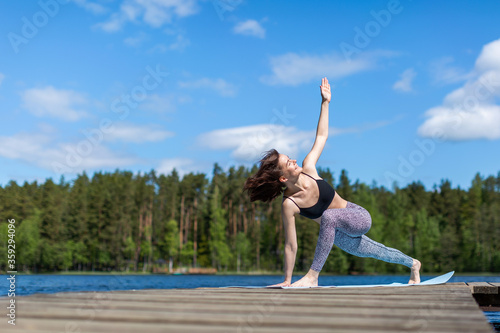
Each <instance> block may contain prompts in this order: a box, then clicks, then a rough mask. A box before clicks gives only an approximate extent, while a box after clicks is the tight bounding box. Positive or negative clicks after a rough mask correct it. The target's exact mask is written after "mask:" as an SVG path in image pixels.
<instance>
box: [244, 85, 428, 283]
mask: <svg viewBox="0 0 500 333" xmlns="http://www.w3.org/2000/svg"><path fill="white" fill-rule="evenodd" d="M320 89H321V96H322V103H321V114H320V116H319V122H318V128H317V130H316V139H315V141H314V145H313V147H312V149H311V151H310V152H309V154H307V156H306V158H305V159H304V161H303V162H302V167H299V166H298V165H297V161H296V160H292V159H290V157H289V156H287V155H284V154H280V153H278V152H277V151H276V150H274V149H272V150H270V151H268V152H267V153H266V155H265V156H264V158H263V159H262V160H261V161H260V163H261V164H260V168H259V170H258V171H257V173H256V174H255V175H254V176H252V177H250V178H248V179H247V181H246V182H245V190H247V191H248V193H249V195H250V200H251V201H252V202H253V201H255V200H261V201H264V202H270V201H272V200H273V199H274V198H276V197H277V196H278V195H280V194H281V193H283V202H282V205H281V207H282V218H283V225H284V230H285V281H284V282H282V283H278V284H275V285H273V286H287V287H288V286H292V287H310V286H317V285H318V276H319V273H320V271H321V269H322V268H323V265H324V264H325V262H326V259H327V257H328V255H329V253H330V251H331V248H332V246H333V244H335V245H337V246H338V247H339V248H341V249H342V250H344V251H346V252H348V253H350V254H353V255H356V256H359V257H370V258H376V259H379V260H383V261H386V262H391V263H398V264H402V265H405V266H407V267H409V268H410V269H411V276H410V281H409V282H408V283H410V284H414V283H419V282H420V274H419V271H420V266H421V264H420V262H419V261H418V260H416V259H413V258H411V257H409V256H407V255H405V254H404V253H402V252H401V251H399V250H396V249H391V248H388V247H386V246H384V245H382V244H380V243H377V242H375V241H373V240H371V239H370V238H368V237H366V235H364V234H365V233H366V232H368V230H369V229H370V227H371V216H370V213H369V212H368V211H367V210H366V209H364V208H363V207H361V206H358V205H356V204H354V203H352V202H349V201H346V200H344V199H343V198H341V197H340V195H338V193H336V192H335V190H334V189H333V188H332V187H331V186H330V185H329V184H328V183H327V182H326V181H324V180H323V179H321V178H320V177H319V175H318V172H317V170H316V162H317V161H318V159H319V157H320V155H321V153H322V151H323V148H324V147H325V143H326V140H327V138H328V106H329V103H330V100H331V92H330V85H329V84H328V80H327V79H326V78H323V79H322V83H321V86H320ZM295 214H300V215H302V216H305V217H308V218H310V219H312V220H314V221H315V222H317V223H318V224H319V225H320V229H319V237H318V243H317V245H316V251H315V253H314V260H313V263H312V265H311V268H310V270H309V272H308V273H307V274H306V275H305V276H304V277H302V279H300V280H298V281H296V282H295V283H293V284H292V283H291V282H292V272H293V267H294V265H295V256H296V254H297V235H296V231H295Z"/></svg>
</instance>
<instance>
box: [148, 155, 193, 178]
mask: <svg viewBox="0 0 500 333" xmlns="http://www.w3.org/2000/svg"><path fill="white" fill-rule="evenodd" d="M174 169H175V170H176V171H177V173H178V174H179V177H180V178H182V177H184V175H185V174H187V173H189V172H194V171H199V170H195V169H196V168H195V163H194V161H193V160H191V159H189V158H182V157H177V158H165V159H163V160H161V161H160V164H159V165H158V167H157V168H156V170H157V172H158V174H164V175H169V174H171V173H172V170H174Z"/></svg>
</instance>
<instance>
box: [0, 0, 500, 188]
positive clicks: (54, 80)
mask: <svg viewBox="0 0 500 333" xmlns="http://www.w3.org/2000/svg"><path fill="white" fill-rule="evenodd" d="M499 12H500V2H498V1H480V2H474V1H439V2H435V1H407V0H401V1H393V0H391V1H356V2H354V1H315V2H305V1H242V0H205V1H199V0H184V1H181V0H125V1H112V0H106V1H104V0H103V1H97V0H96V1H87V0H74V1H67V0H60V1H59V0H41V1H38V2H37V1H31V2H28V1H22V2H21V1H15V2H14V1H11V2H2V3H1V4H0V17H1V22H2V25H1V26H0V29H1V33H0V36H2V38H1V39H0V59H1V61H0V105H1V106H0V110H1V111H0V112H1V116H2V122H1V123H0V124H1V125H0V126H1V127H0V129H1V132H0V170H1V172H0V184H2V185H5V184H6V183H7V182H8V181H9V180H15V181H17V182H18V183H20V184H22V183H23V182H24V181H29V182H32V181H34V180H38V181H40V182H43V181H45V179H46V178H49V177H51V178H52V179H54V180H56V181H58V180H59V178H60V177H61V175H63V176H64V177H65V179H66V180H71V179H74V178H75V176H76V175H77V174H79V173H81V172H82V171H84V170H85V171H87V173H88V174H92V173H93V172H95V171H98V170H103V171H110V172H112V171H114V170H116V169H120V170H131V171H134V172H147V171H149V170H151V169H155V170H157V171H158V172H159V173H165V174H168V173H170V172H171V170H172V169H173V168H174V167H175V168H176V169H177V170H178V171H179V172H180V173H181V175H182V174H185V173H189V172H203V173H206V174H207V175H208V176H209V177H210V176H211V172H212V170H213V165H214V163H216V162H217V163H219V165H221V166H222V167H223V168H224V169H225V170H227V169H228V168H229V167H230V166H232V165H236V166H239V165H245V166H251V165H252V164H253V163H255V162H257V161H258V159H259V158H260V156H261V154H262V153H263V152H264V151H265V150H268V149H270V148H276V149H278V150H279V151H280V152H282V153H285V154H287V155H289V156H291V157H292V158H296V159H297V160H298V161H299V162H300V161H302V160H303V159H304V157H305V156H306V154H307V153H308V151H309V150H310V148H311V147H312V143H313V141H314V135H315V130H316V125H317V122H318V117H319V111H320V103H321V97H320V90H319V85H320V82H321V78H322V77H323V76H326V77H328V79H329V81H330V84H331V86H332V95H333V98H332V102H331V104H330V122H329V124H330V136H329V139H328V142H327V145H326V147H325V149H324V151H323V154H322V156H321V158H320V160H319V161H318V166H320V167H323V168H330V170H331V171H333V173H334V177H335V179H336V181H338V177H339V175H340V171H341V170H342V169H346V170H347V171H348V175H349V177H350V178H351V179H352V180H356V179H359V180H360V181H362V182H365V183H367V184H372V183H373V182H374V181H375V182H376V183H377V184H378V185H384V186H386V187H389V188H390V187H391V186H392V183H393V182H394V181H397V182H398V184H399V186H405V185H407V184H408V183H411V182H413V181H421V182H422V183H423V184H424V185H425V186H426V188H427V189H431V188H432V186H433V185H434V184H439V183H440V182H441V180H442V179H448V180H450V181H451V182H452V186H454V187H455V186H460V187H462V188H468V187H469V186H470V182H471V180H472V178H473V177H474V175H475V174H476V173H477V172H479V173H480V174H481V175H482V176H488V175H497V173H498V172H499V171H500V163H499V162H500V158H499V154H498V152H499V151H500V150H499V148H500V141H499V140H500V106H499V96H500V25H499V24H498V13H499Z"/></svg>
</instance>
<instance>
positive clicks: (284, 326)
mask: <svg viewBox="0 0 500 333" xmlns="http://www.w3.org/2000/svg"><path fill="white" fill-rule="evenodd" d="M481 287H483V289H482V290H483V291H481ZM486 287H488V288H486ZM494 287H496V289H495V288H494ZM474 288H475V289H476V291H477V293H478V294H480V293H482V292H487V293H491V294H490V295H494V292H495V290H496V293H497V297H496V299H498V285H496V286H495V285H493V284H490V285H482V286H481V285H478V286H474V285H470V286H469V285H468V284H466V283H447V284H443V285H434V286H411V287H375V288H330V289H322V288H318V289H295V290H292V289H240V288H197V289H161V290H153V289H146V290H128V291H110V292H61V293H56V294H34V295H30V296H17V297H16V299H15V300H16V326H12V325H10V324H8V323H7V320H8V317H6V316H5V314H3V315H2V318H3V319H1V322H0V332H16V333H24V332H39V333H48V332H51V333H52V332H120V333H126V332H140V333H149V332H162V333H163V332H189V333H191V332H195V333H196V332H214V333H215V332H217V333H219V332H287V333H289V332H343V333H345V332H363V333H366V332H440V333H441V332H453V333H456V332H489V333H491V332H493V328H492V326H491V325H490V324H489V323H488V322H487V320H486V318H485V316H484V314H483V313H482V311H481V309H480V307H479V305H478V304H477V303H476V301H475V300H474V298H473V294H472V292H474ZM485 290H486V291H485ZM8 301H9V298H7V297H3V298H1V299H0V308H2V309H4V310H3V311H4V312H5V313H7V309H6V306H8Z"/></svg>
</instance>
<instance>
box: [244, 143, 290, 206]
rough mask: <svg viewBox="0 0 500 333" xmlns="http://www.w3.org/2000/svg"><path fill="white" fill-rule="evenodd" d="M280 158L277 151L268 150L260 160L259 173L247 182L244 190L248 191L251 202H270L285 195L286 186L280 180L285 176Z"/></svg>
mask: <svg viewBox="0 0 500 333" xmlns="http://www.w3.org/2000/svg"><path fill="white" fill-rule="evenodd" d="M279 157H280V155H279V153H278V151H277V150H276V149H271V150H268V151H267V152H266V153H265V155H264V157H263V158H262V159H261V160H260V167H259V170H258V171H257V173H256V174H255V175H253V176H251V177H249V178H248V179H247V180H246V182H245V186H244V190H246V191H248V194H249V195H250V201H252V202H253V201H255V200H260V201H263V202H270V201H272V200H273V199H274V198H276V197H277V196H278V195H280V194H281V193H283V191H284V189H285V186H284V185H283V183H282V182H280V180H279V178H280V177H281V176H282V175H283V172H282V171H281V168H280V166H279V164H278V162H279Z"/></svg>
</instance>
